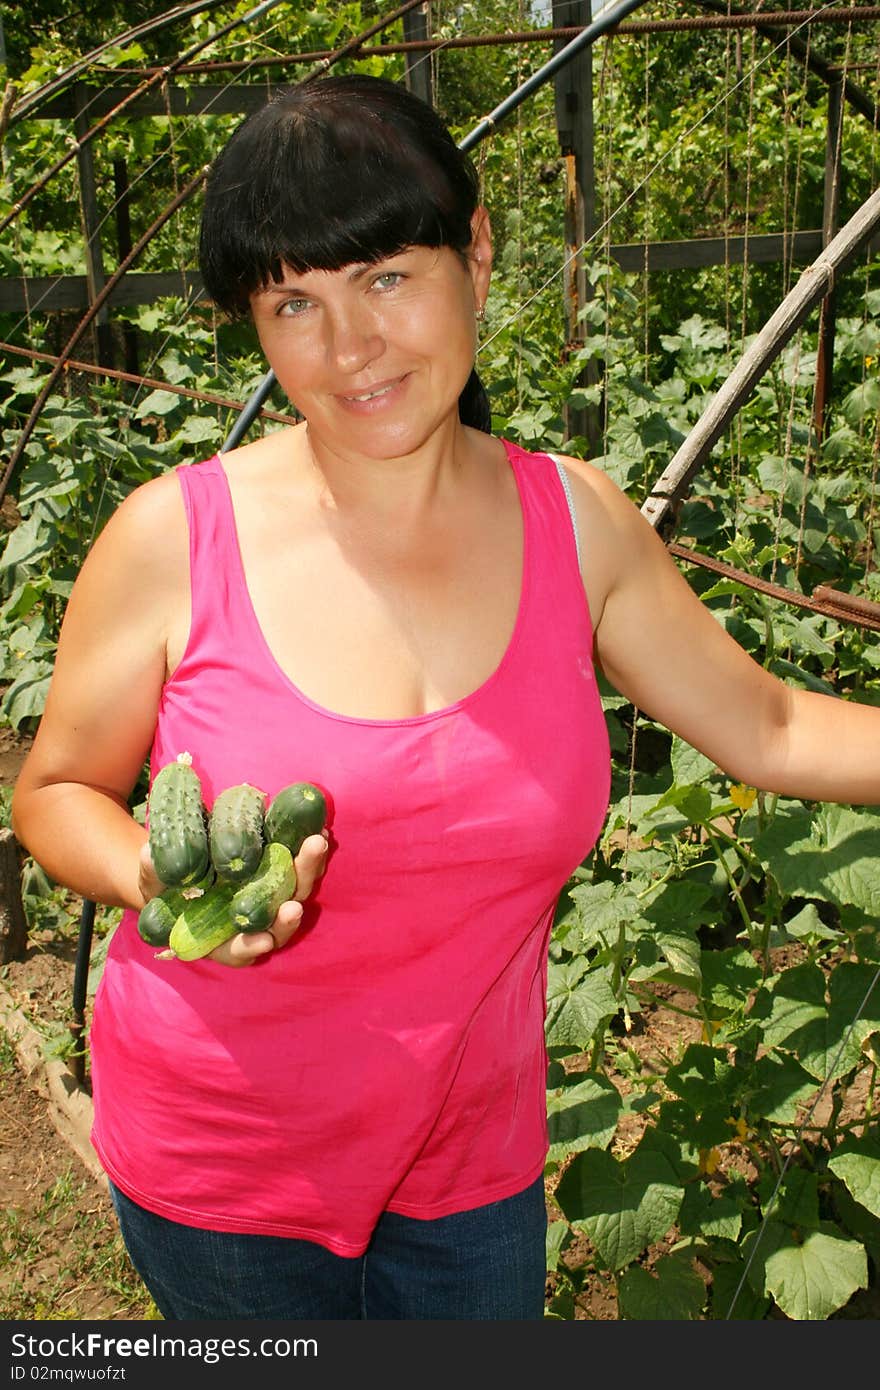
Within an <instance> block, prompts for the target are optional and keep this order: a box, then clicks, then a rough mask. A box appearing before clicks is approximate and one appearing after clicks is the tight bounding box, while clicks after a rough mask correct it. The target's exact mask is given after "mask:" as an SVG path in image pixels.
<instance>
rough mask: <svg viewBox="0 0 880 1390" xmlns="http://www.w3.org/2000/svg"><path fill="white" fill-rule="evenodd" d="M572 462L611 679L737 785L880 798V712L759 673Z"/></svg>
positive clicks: (662, 553)
mask: <svg viewBox="0 0 880 1390" xmlns="http://www.w3.org/2000/svg"><path fill="white" fill-rule="evenodd" d="M565 462H566V464H567V466H568V467H569V468H570V470H571V473H572V474H573V484H574V491H575V499H576V506H577V514H578V529H579V532H580V537H581V550H582V554H583V556H584V566H583V568H584V575H585V585H586V588H587V594H588V598H589V601H590V607H591V612H592V614H593V622H594V628H595V634H596V655H597V659H598V661H599V663H600V665H601V667H602V670H603V672H604V673H605V675H606V676H607V678H608V680H609V681H610V682H611V684H612V685H613V686H614V687H615V688H616V689H617V690H619V691H620V693H621V694H622V695H625V696H626V698H627V699H629V700H631V701H632V702H633V703H634V704H635V705H636V706H637V707H638V708H639V709H640V710H643V711H644V712H645V713H646V714H648V715H649V716H650V717H651V718H653V719H656V720H658V721H659V722H660V723H662V724H664V725H666V727H667V728H669V729H671V730H672V731H673V732H675V733H677V734H679V735H680V736H681V737H682V738H684V739H685V740H686V741H687V742H688V743H690V744H691V745H692V746H693V747H695V748H698V749H699V750H700V751H701V752H702V753H705V754H706V756H707V757H710V758H712V759H713V760H714V761H715V762H716V763H717V765H718V766H719V767H721V768H723V769H724V771H725V772H727V773H728V774H729V775H730V776H732V777H735V778H736V779H737V780H738V781H742V782H745V783H747V784H748V785H750V786H754V787H759V788H761V789H763V790H768V791H776V792H780V793H781V794H783V795H786V796H796V797H804V798H805V799H808V800H817V801H841V802H849V803H853V804H857V805H858V804H861V805H870V804H877V803H880V710H878V709H875V708H872V707H870V706H866V705H859V704H856V703H855V702H853V701H848V700H838V699H835V698H834V697H831V696H825V695H819V694H815V693H813V692H811V691H805V690H801V689H796V688H793V687H790V686H788V685H786V684H785V683H784V682H782V681H780V680H778V679H777V678H776V677H775V676H773V675H771V674H770V673H769V672H768V671H766V670H764V668H763V667H762V666H760V665H759V664H758V663H757V662H756V661H754V660H753V659H752V657H750V656H749V655H748V653H747V652H745V651H744V650H743V649H742V647H740V646H739V644H738V643H737V642H736V641H734V639H733V638H732V637H730V636H729V635H728V634H727V632H726V631H725V630H724V628H723V627H722V626H721V624H720V623H719V622H718V620H717V619H716V618H715V617H714V616H713V614H712V612H711V611H710V610H709V608H707V607H706V605H705V604H703V603H702V602H701V601H700V599H699V598H698V597H697V596H696V594H695V593H694V592H693V590H692V589H691V588H690V586H689V584H688V583H687V581H686V580H685V579H684V577H683V576H682V575H681V573H680V572H679V570H678V568H677V566H676V565H675V563H674V561H673V560H672V558H671V557H670V555H669V554H668V552H667V550H666V547H665V546H664V544H663V542H662V541H661V539H660V538H659V536H658V535H657V534H656V533H655V531H654V530H653V528H652V527H651V526H650V524H649V523H648V522H647V521H646V520H645V518H644V517H643V516H642V515H641V513H640V512H639V511H638V509H637V508H636V507H635V506H634V505H633V504H632V502H630V501H629V499H628V498H627V497H625V496H624V494H623V493H622V492H620V490H619V489H618V488H617V487H616V486H615V485H614V484H613V483H612V482H611V480H610V479H608V478H607V477H606V476H605V475H604V474H602V473H601V472H599V471H598V470H597V469H595V468H593V467H591V466H590V465H589V464H584V463H583V462H581V461H580V460H577V459H567V460H565Z"/></svg>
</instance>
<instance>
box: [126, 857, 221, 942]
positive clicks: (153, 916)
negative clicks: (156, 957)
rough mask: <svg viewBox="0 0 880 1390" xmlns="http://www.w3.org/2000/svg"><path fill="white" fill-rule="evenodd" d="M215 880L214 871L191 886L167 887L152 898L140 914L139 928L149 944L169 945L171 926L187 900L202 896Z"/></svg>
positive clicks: (143, 938)
mask: <svg viewBox="0 0 880 1390" xmlns="http://www.w3.org/2000/svg"><path fill="white" fill-rule="evenodd" d="M213 882H214V874H213V872H209V873H207V874H206V875H205V877H204V878H202V879H200V880H199V882H198V883H197V884H193V886H192V887H191V888H166V889H165V892H164V893H160V894H159V895H158V896H157V897H155V898H150V901H149V902H148V903H145V904H144V906H143V907H142V908H141V910H140V912H139V914H138V921H137V929H138V933H139V934H140V936H141V938H142V940H144V941H146V943H147V945H148V946H167V945H168V939H169V937H170V936H171V928H172V927H173V926H174V923H175V921H176V920H177V918H178V917H179V916H180V914H181V912H183V910H184V909H185V907H186V905H187V902H189V901H191V900H193V899H195V898H200V897H201V896H202V894H203V893H204V892H205V891H206V890H207V889H208V888H210V886H211V884H212V883H213Z"/></svg>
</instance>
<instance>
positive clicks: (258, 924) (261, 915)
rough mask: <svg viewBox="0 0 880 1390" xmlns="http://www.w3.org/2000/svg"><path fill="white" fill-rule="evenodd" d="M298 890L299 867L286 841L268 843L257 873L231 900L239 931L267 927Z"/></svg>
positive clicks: (234, 923)
mask: <svg viewBox="0 0 880 1390" xmlns="http://www.w3.org/2000/svg"><path fill="white" fill-rule="evenodd" d="M295 892H296V869H295V868H294V867H293V855H292V854H291V852H290V850H289V849H288V848H287V846H286V845H279V844H276V843H273V844H268V845H267V846H266V848H265V849H264V851H263V857H262V859H261V860H260V867H259V868H258V869H257V872H256V873H255V874H254V876H253V877H252V878H250V879H248V881H247V883H243V884H242V885H241V887H240V888H238V889H236V892H235V895H234V896H233V899H232V902H231V904H230V916H231V918H232V922H233V926H234V929H235V931H244V932H252V931H266V929H267V928H268V927H271V925H272V923H273V921H274V920H275V915H276V913H277V911H278V909H279V907H280V906H281V904H282V903H285V902H287V899H288V898H292V897H293V895H294V893H295Z"/></svg>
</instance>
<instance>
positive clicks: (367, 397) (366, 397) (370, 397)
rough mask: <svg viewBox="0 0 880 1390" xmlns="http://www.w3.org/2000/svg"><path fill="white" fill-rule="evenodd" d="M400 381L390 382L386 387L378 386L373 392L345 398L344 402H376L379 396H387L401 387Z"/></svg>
mask: <svg viewBox="0 0 880 1390" xmlns="http://www.w3.org/2000/svg"><path fill="white" fill-rule="evenodd" d="M399 385H400V381H399V380H398V381H389V382H388V384H387V385H386V386H377V387H376V388H375V389H374V390H372V391H361V392H359V393H358V394H357V395H348V396H343V400H346V401H356V402H358V403H359V404H360V403H361V402H363V401H374V400H376V398H377V397H378V396H387V395H388V393H389V391H393V390H394V388H395V386H399Z"/></svg>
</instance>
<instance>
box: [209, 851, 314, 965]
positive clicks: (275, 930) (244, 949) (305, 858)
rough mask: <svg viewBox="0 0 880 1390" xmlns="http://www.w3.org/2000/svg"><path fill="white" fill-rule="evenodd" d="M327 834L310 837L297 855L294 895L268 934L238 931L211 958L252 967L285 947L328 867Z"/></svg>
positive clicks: (229, 963) (280, 912)
mask: <svg viewBox="0 0 880 1390" xmlns="http://www.w3.org/2000/svg"><path fill="white" fill-rule="evenodd" d="M327 852H328V846H327V835H326V832H325V833H323V834H321V835H310V836H309V837H308V839H307V840H304V841H303V843H302V845H301V847H300V851H299V854H298V855H297V856H296V859H295V860H294V861H293V862H294V867H295V868H296V895H295V896H294V897H293V898H290V899H289V900H288V901H287V902H286V903H282V904H281V907H280V908H279V909H278V915H277V916H276V918H275V920H274V922H273V923H272V926H271V927H270V928H269V930H268V931H258V932H239V933H238V935H237V936H233V937H231V938H230V939H229V940H228V941H224V942H223V945H222V946H217V947H216V948H215V950H213V951H212V952H211V959H212V960H216V961H219V962H220V964H221V965H230V966H233V967H240V966H243V965H253V964H254V963H255V962H256V961H258V960H259V959H260V958H261V957H262V956H268V955H270V954H271V952H272V951H280V950H281V948H282V947H283V946H286V945H287V943H288V941H289V940H290V938H291V937H292V936H293V934H294V932H295V931H296V930H297V928H298V927H299V925H300V923H301V922H302V917H303V907H302V905H303V902H304V901H305V899H306V898H308V897H309V896H310V895H311V893H312V891H313V889H314V887H315V884H316V883H317V881H318V879H319V878H320V877H321V875H322V874H323V872H324V870H325V868H326V867H327Z"/></svg>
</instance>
